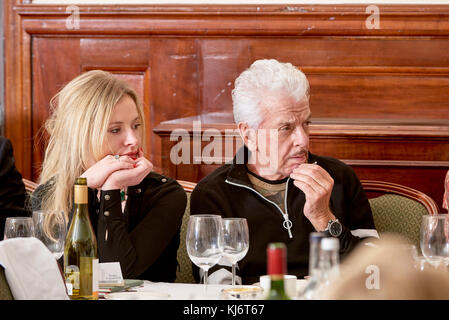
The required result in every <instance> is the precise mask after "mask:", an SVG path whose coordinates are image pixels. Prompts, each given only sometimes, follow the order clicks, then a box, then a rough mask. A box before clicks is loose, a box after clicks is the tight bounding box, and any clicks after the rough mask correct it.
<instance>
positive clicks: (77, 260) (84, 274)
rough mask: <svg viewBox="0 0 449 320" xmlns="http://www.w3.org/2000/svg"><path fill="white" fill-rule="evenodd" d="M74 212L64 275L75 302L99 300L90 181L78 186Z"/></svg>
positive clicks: (71, 297)
mask: <svg viewBox="0 0 449 320" xmlns="http://www.w3.org/2000/svg"><path fill="white" fill-rule="evenodd" d="M74 191H75V193H74V211H73V218H72V222H71V223H70V228H69V232H68V233H67V237H66V242H65V248H64V276H65V281H66V286H67V293H68V295H69V296H70V299H73V300H97V299H98V253H97V239H96V237H95V233H94V230H93V228H92V224H91V222H90V218H89V209H88V193H87V180H86V178H77V179H76V180H75V186H74Z"/></svg>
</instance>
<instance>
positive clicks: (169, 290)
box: [105, 280, 305, 300]
mask: <svg viewBox="0 0 449 320" xmlns="http://www.w3.org/2000/svg"><path fill="white" fill-rule="evenodd" d="M304 284H305V280H298V289H299V288H300V287H303V286H304ZM226 288H232V286H231V285H218V284H208V285H207V288H205V287H204V285H203V284H191V283H167V282H151V281H147V280H145V281H144V284H143V286H140V287H134V288H132V289H131V290H132V291H131V292H117V293H111V294H109V295H106V296H105V298H106V299H131V300H134V299H143V300H151V299H164V300H220V299H222V297H221V291H222V290H223V289H226Z"/></svg>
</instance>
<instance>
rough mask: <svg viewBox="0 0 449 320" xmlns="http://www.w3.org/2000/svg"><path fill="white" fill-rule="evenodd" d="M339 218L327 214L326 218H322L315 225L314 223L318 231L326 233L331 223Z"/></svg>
mask: <svg viewBox="0 0 449 320" xmlns="http://www.w3.org/2000/svg"><path fill="white" fill-rule="evenodd" d="M336 219H337V218H336V217H335V216H334V215H333V214H332V213H329V214H327V215H326V216H325V217H324V218H320V219H319V220H317V221H316V222H315V223H312V224H313V226H314V227H315V229H316V231H318V232H320V231H324V230H326V229H327V225H328V224H329V221H331V220H336Z"/></svg>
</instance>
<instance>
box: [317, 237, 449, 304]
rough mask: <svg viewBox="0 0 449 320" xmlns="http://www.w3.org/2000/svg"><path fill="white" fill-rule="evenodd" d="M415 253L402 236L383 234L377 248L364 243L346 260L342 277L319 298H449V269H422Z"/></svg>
mask: <svg viewBox="0 0 449 320" xmlns="http://www.w3.org/2000/svg"><path fill="white" fill-rule="evenodd" d="M370 242H372V240H371V241H370ZM415 254H416V248H415V247H414V246H412V245H411V244H410V243H409V242H407V241H406V240H405V239H403V238H401V237H399V236H394V235H383V236H382V238H381V239H380V240H377V241H376V242H375V247H373V246H368V245H365V244H364V243H362V244H360V245H359V246H358V247H357V248H356V249H355V250H354V251H353V252H352V253H351V254H350V255H349V256H348V257H347V258H346V259H345V260H344V262H343V263H342V265H341V275H340V277H339V279H337V280H336V281H335V282H334V283H332V285H331V286H330V288H327V289H326V290H323V292H321V294H320V296H319V297H320V299H330V300H434V299H449V272H448V271H447V270H443V269H434V268H425V269H424V270H422V271H421V270H419V268H418V267H417V266H416V261H415V257H414V255H415Z"/></svg>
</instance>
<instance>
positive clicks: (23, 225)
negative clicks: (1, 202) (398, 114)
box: [3, 217, 34, 239]
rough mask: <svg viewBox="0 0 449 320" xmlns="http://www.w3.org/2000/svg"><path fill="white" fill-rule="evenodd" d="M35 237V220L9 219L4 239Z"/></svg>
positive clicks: (6, 222) (26, 218) (24, 218)
mask: <svg viewBox="0 0 449 320" xmlns="http://www.w3.org/2000/svg"><path fill="white" fill-rule="evenodd" d="M18 237H34V226H33V220H32V219H31V218H30V217H8V218H6V221H5V232H4V237H3V238H4V239H11V238H18Z"/></svg>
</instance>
